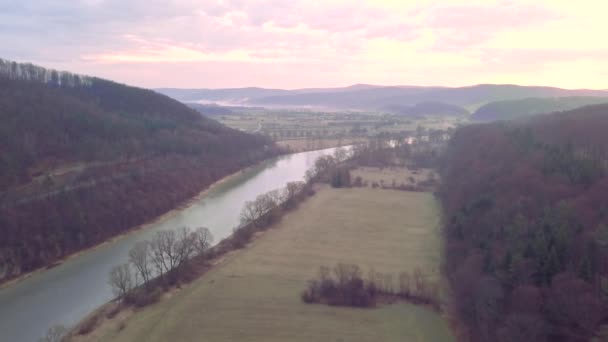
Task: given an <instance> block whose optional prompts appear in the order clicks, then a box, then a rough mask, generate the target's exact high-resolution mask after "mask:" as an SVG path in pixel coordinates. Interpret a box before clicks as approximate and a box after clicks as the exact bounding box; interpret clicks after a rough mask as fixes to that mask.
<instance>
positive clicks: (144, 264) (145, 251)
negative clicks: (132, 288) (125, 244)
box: [129, 241, 152, 283]
mask: <svg viewBox="0 0 608 342" xmlns="http://www.w3.org/2000/svg"><path fill="white" fill-rule="evenodd" d="M129 261H130V262H131V264H133V267H135V270H136V271H137V274H138V275H139V277H141V279H142V281H143V282H144V283H147V282H148V281H150V278H151V276H152V268H151V265H150V242H149V241H138V242H137V243H135V245H134V246H133V248H131V250H130V251H129ZM136 283H137V279H136Z"/></svg>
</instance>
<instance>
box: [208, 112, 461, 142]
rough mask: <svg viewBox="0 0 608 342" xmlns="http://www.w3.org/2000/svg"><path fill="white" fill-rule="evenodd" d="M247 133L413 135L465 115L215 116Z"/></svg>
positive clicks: (293, 136) (303, 136)
mask: <svg viewBox="0 0 608 342" xmlns="http://www.w3.org/2000/svg"><path fill="white" fill-rule="evenodd" d="M214 118H216V119H217V120H218V121H220V122H221V123H223V124H225V125H227V126H229V127H232V128H236V129H240V130H243V131H247V132H255V133H261V134H265V135H268V136H270V137H271V138H273V139H274V140H276V141H283V140H311V139H327V140H329V141H331V140H332V139H336V140H338V139H340V138H360V137H369V136H374V135H377V134H380V133H396V134H402V135H403V134H414V133H415V132H416V130H417V129H420V128H423V129H443V130H444V129H447V128H450V127H455V126H457V125H459V124H462V123H463V122H465V121H466V118H464V117H432V116H430V117H418V118H416V117H408V116H404V115H394V114H386V113H381V112H355V111H352V112H350V111H338V112H335V111H333V112H332V111H327V112H319V111H312V110H310V111H307V110H288V109H284V110H279V109H260V108H256V109H252V110H251V111H248V110H246V109H240V110H239V111H235V112H234V113H232V114H226V115H219V116H216V117H214Z"/></svg>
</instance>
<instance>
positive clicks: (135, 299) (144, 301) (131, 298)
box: [125, 287, 164, 308]
mask: <svg viewBox="0 0 608 342" xmlns="http://www.w3.org/2000/svg"><path fill="white" fill-rule="evenodd" d="M163 292H164V291H163V289H162V288H161V287H154V288H147V287H141V288H137V289H136V290H133V291H131V292H130V293H129V294H128V295H127V296H126V297H125V304H130V305H133V306H135V307H138V308H141V307H144V306H147V305H150V304H154V303H156V302H158V301H159V300H160V297H161V296H162V295H163Z"/></svg>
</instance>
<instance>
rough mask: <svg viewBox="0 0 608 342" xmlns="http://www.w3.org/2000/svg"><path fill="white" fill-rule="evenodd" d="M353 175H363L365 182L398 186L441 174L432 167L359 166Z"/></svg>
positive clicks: (415, 182)
mask: <svg viewBox="0 0 608 342" xmlns="http://www.w3.org/2000/svg"><path fill="white" fill-rule="evenodd" d="M351 177H352V178H353V179H354V178H356V177H361V180H362V181H363V183H367V184H368V185H369V184H372V183H377V184H379V185H386V186H392V184H395V185H396V186H399V185H402V184H405V185H414V184H418V183H420V182H424V181H426V180H428V179H438V178H439V176H438V175H437V173H436V172H435V171H434V170H432V169H416V170H414V169H411V168H408V167H396V166H391V167H384V168H379V167H358V168H356V169H355V170H353V171H352V172H351Z"/></svg>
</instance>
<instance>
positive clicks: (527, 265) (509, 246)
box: [440, 105, 608, 341]
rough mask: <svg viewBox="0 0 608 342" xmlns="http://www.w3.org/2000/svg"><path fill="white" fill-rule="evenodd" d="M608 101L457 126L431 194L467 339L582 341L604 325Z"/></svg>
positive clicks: (456, 310)
mask: <svg viewBox="0 0 608 342" xmlns="http://www.w3.org/2000/svg"><path fill="white" fill-rule="evenodd" d="M607 130H608V105H596V106H589V107H583V108H580V109H577V110H573V111H570V112H563V113H556V114H551V115H538V116H534V117H531V118H528V119H526V120H523V119H522V120H515V121H512V122H508V123H505V122H501V123H492V124H479V125H472V126H468V127H464V128H461V129H459V130H458V131H457V132H456V133H455V135H454V136H453V138H452V140H451V142H450V145H449V147H448V149H447V151H446V156H445V160H444V165H443V168H442V174H443V185H442V188H441V191H440V197H441V199H442V201H443V207H444V210H445V219H446V236H447V247H446V265H445V269H446V271H447V273H448V278H449V282H450V285H451V290H452V296H451V297H452V299H453V304H454V313H455V316H456V318H457V319H458V321H459V322H460V323H461V324H462V327H463V328H464V329H465V330H466V332H467V333H468V335H469V337H470V339H471V340H472V341H588V340H589V338H590V337H591V336H593V335H594V334H595V333H596V332H597V331H598V327H599V326H600V325H601V324H602V323H604V322H605V321H606V318H607V317H606V309H607V308H608V307H607V305H606V304H607V302H606V298H607V296H608V225H607V223H608V196H607V195H606V194H608V177H607V167H608V136H606V131H607Z"/></svg>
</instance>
